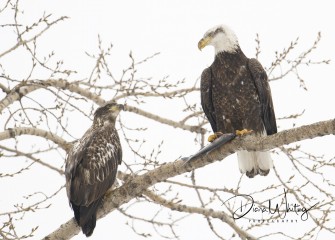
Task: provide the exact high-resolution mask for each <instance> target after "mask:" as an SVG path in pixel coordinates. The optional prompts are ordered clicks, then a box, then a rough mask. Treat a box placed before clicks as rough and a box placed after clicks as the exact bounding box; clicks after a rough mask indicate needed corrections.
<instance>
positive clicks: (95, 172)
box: [65, 109, 122, 236]
mask: <svg viewBox="0 0 335 240" xmlns="http://www.w3.org/2000/svg"><path fill="white" fill-rule="evenodd" d="M115 118H116V116H115V115H114V116H112V115H111V114H109V113H108V110H104V109H102V110H100V109H98V110H97V112H96V114H95V118H94V122H93V125H92V126H91V128H89V129H88V130H87V132H86V133H85V134H84V136H83V137H82V138H81V139H80V140H79V141H78V142H77V143H76V144H75V145H74V146H73V148H72V149H71V151H70V152H69V154H68V157H67V160H66V166H65V176H66V191H67V196H68V198H69V202H70V205H71V207H72V209H73V211H74V216H75V219H76V221H77V223H78V225H79V226H80V227H81V228H82V231H83V233H84V234H85V235H86V236H90V235H92V233H93V230H94V228H95V225H96V214H97V211H98V209H99V207H100V206H101V204H102V201H103V197H104V195H105V193H106V192H107V190H108V189H109V188H110V187H111V186H112V185H113V183H114V181H115V178H116V173H117V168H118V165H119V164H121V161H122V150H121V144H120V140H119V136H118V133H117V131H116V129H115Z"/></svg>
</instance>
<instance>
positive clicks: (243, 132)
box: [235, 129, 253, 136]
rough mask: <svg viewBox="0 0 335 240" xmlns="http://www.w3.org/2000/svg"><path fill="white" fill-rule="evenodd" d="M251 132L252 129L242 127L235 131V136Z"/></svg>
mask: <svg viewBox="0 0 335 240" xmlns="http://www.w3.org/2000/svg"><path fill="white" fill-rule="evenodd" d="M252 132H253V130H248V129H242V130H236V131H235V133H236V135H237V136H243V135H245V134H250V133H252Z"/></svg>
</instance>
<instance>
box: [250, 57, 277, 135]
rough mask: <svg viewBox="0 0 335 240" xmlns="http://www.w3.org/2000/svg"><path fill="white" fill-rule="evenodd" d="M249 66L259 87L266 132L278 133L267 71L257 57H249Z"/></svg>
mask: <svg viewBox="0 0 335 240" xmlns="http://www.w3.org/2000/svg"><path fill="white" fill-rule="evenodd" d="M248 67H249V70H250V72H251V75H252V78H253V80H254V83H255V86H256V89H257V93H258V97H259V101H260V104H261V111H262V119H263V123H264V126H265V130H266V133H267V135H271V134H274V133H277V124H276V116H275V113H274V109H273V103H272V96H271V89H270V85H269V82H268V77H267V75H266V72H265V70H264V69H263V67H262V65H261V64H260V62H259V61H258V60H257V59H255V58H251V59H249V62H248Z"/></svg>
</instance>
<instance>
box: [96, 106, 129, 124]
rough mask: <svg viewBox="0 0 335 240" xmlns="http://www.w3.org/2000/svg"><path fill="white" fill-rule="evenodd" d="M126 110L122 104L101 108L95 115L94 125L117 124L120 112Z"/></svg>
mask: <svg viewBox="0 0 335 240" xmlns="http://www.w3.org/2000/svg"><path fill="white" fill-rule="evenodd" d="M121 110H124V106H123V105H122V104H117V103H115V102H112V103H107V104H106V105H104V106H102V107H99V108H98V109H97V110H96V111H95V113H94V123H98V124H105V123H106V122H112V123H115V120H116V118H117V116H118V115H119V112H120V111H121Z"/></svg>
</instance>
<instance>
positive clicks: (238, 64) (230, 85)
mask: <svg viewBox="0 0 335 240" xmlns="http://www.w3.org/2000/svg"><path fill="white" fill-rule="evenodd" d="M207 45H211V46H213V47H214V49H215V59H214V62H213V63H212V65H211V66H210V67H208V68H206V69H205V70H204V71H203V72H202V75H201V105H202V108H203V110H204V112H205V114H206V116H207V118H208V121H209V122H210V124H211V127H212V129H213V131H214V135H211V136H210V137H209V141H213V140H214V139H215V138H216V137H217V136H218V135H219V133H220V132H222V133H235V132H236V131H237V132H236V133H237V134H239V133H244V132H250V131H249V130H252V131H253V132H252V134H255V135H271V134H274V133H276V132H277V125H276V118H275V113H274V109H273V104H272V98H271V90H270V86H269V83H268V78H267V75H266V72H265V71H264V69H263V67H262V65H261V64H260V63H259V62H258V60H256V59H254V58H247V57H246V56H245V55H244V53H243V52H242V50H241V48H240V46H239V43H238V40H237V37H236V35H235V33H234V32H233V31H232V30H231V29H230V28H229V27H227V26H225V25H220V26H216V27H214V28H212V29H210V30H208V31H207V32H206V33H205V35H204V37H203V38H202V39H201V40H200V41H199V44H198V47H199V49H200V50H201V49H203V48H204V47H205V46H207ZM242 129H243V131H242V132H241V131H239V130H242ZM237 157H238V164H239V169H240V171H241V173H246V175H247V176H248V177H254V176H255V175H257V174H260V175H263V176H265V175H267V174H268V173H269V171H270V168H272V166H273V163H272V159H271V157H270V153H269V152H255V151H238V152H237Z"/></svg>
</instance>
